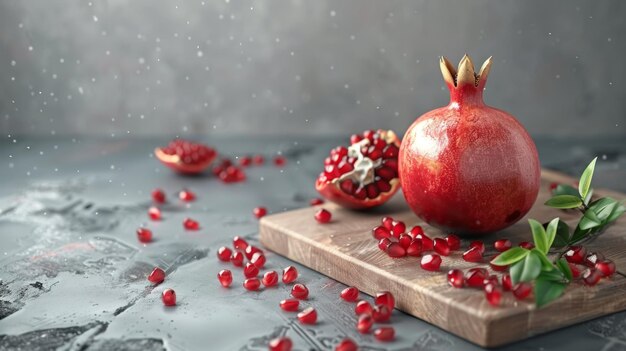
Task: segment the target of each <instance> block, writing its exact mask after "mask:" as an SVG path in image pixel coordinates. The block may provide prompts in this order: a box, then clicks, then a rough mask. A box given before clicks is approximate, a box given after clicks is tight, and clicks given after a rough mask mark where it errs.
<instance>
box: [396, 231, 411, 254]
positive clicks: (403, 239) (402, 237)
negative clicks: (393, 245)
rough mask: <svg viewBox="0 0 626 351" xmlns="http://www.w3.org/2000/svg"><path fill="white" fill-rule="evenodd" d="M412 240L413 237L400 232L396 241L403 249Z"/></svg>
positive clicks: (407, 246)
mask: <svg viewBox="0 0 626 351" xmlns="http://www.w3.org/2000/svg"><path fill="white" fill-rule="evenodd" d="M412 241H413V238H412V237H411V236H410V235H408V234H404V233H402V234H400V237H399V238H398V243H399V244H400V246H402V248H404V249H405V250H406V249H408V248H409V245H411V242H412Z"/></svg>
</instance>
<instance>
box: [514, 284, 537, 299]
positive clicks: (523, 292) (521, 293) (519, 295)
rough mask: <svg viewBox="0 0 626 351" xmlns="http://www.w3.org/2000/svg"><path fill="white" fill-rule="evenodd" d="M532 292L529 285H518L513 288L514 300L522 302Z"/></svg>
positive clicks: (531, 287)
mask: <svg viewBox="0 0 626 351" xmlns="http://www.w3.org/2000/svg"><path fill="white" fill-rule="evenodd" d="M532 290H533V286H532V285H530V283H518V284H517V285H515V286H514V287H513V295H515V298H516V299H518V300H523V299H525V298H527V297H528V296H529V295H530V293H531V291H532Z"/></svg>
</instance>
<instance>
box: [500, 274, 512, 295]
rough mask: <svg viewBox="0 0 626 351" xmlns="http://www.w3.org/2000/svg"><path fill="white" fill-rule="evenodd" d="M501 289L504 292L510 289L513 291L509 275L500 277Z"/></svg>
mask: <svg viewBox="0 0 626 351" xmlns="http://www.w3.org/2000/svg"><path fill="white" fill-rule="evenodd" d="M502 288H503V289H504V291H510V290H511V289H513V282H512V281H511V276H510V275H508V274H505V275H503V276H502Z"/></svg>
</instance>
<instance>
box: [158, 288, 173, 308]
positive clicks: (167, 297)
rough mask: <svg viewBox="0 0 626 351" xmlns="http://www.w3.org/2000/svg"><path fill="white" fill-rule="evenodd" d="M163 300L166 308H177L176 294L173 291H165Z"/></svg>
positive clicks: (162, 295)
mask: <svg viewBox="0 0 626 351" xmlns="http://www.w3.org/2000/svg"><path fill="white" fill-rule="evenodd" d="M161 300H163V304H164V305H165V306H176V292H175V291H174V290H172V289H165V290H163V293H162V294H161Z"/></svg>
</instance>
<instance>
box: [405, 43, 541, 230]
mask: <svg viewBox="0 0 626 351" xmlns="http://www.w3.org/2000/svg"><path fill="white" fill-rule="evenodd" d="M440 67H441V71H442V74H443V77H444V80H445V81H446V84H447V86H448V89H449V90H450V104H449V105H448V106H445V107H441V108H438V109H435V110H433V111H430V112H427V113H425V114H424V115H422V116H421V117H419V118H418V119H417V120H416V121H415V122H414V123H413V125H411V127H409V129H408V130H407V132H406V134H405V136H404V138H403V141H402V145H401V147H400V154H399V157H398V162H399V174H400V183H401V185H402V191H403V194H404V196H405V199H406V201H407V203H408V205H409V207H410V208H411V209H412V210H413V212H415V214H416V215H418V216H419V217H420V218H422V219H423V220H425V221H426V222H427V223H429V224H430V225H433V226H436V227H439V228H442V229H444V230H448V231H452V232H455V233H460V234H485V233H491V232H496V231H498V230H501V229H503V228H506V227H508V226H510V225H512V224H514V223H515V222H517V221H518V220H520V219H521V218H522V217H524V215H525V214H526V213H527V212H528V211H529V210H530V208H531V207H532V205H533V203H534V202H535V199H536V198H537V193H538V191H539V182H540V179H539V177H540V165H539V157H538V155H537V149H536V147H535V144H534V142H533V140H532V139H531V137H530V136H529V135H528V132H527V131H526V130H525V129H524V127H523V126H522V125H521V124H520V123H519V122H518V121H517V120H516V119H515V118H514V117H513V116H511V115H510V114H508V113H507V112H505V111H502V110H499V109H495V108H492V107H489V106H487V105H485V103H484V102H483V98H482V93H483V90H484V87H485V84H486V82H487V76H488V73H489V69H490V67H491V58H489V59H488V60H487V61H485V63H484V64H483V66H482V68H481V70H480V72H479V73H478V74H475V73H474V66H473V63H472V61H471V59H470V58H469V57H468V56H467V55H466V56H464V57H463V59H462V60H461V62H460V63H459V67H458V70H457V69H455V68H454V67H453V66H452V65H451V64H450V62H449V61H448V60H447V59H446V58H444V57H442V58H441V62H440Z"/></svg>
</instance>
